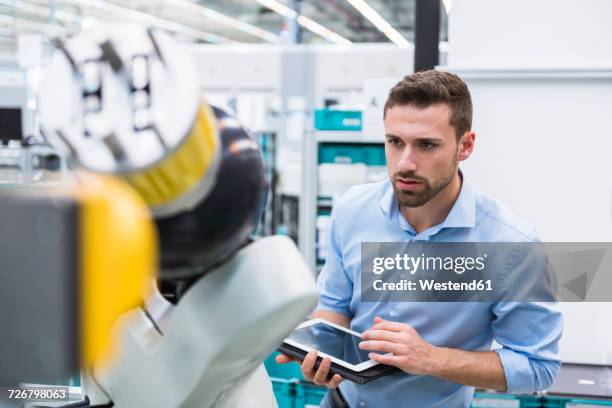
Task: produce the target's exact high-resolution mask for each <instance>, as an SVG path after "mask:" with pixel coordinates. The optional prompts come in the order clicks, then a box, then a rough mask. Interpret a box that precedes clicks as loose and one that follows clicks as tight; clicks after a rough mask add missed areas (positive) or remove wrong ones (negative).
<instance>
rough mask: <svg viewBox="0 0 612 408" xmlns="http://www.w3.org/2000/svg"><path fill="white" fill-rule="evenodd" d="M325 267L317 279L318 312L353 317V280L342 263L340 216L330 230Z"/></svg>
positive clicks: (332, 220) (335, 215)
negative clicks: (351, 308)
mask: <svg viewBox="0 0 612 408" xmlns="http://www.w3.org/2000/svg"><path fill="white" fill-rule="evenodd" d="M327 243H328V245H327V251H326V256H325V265H324V266H323V269H322V270H321V273H320V274H319V277H318V279H317V286H318V288H319V292H320V297H319V304H318V306H317V310H328V311H331V312H336V313H340V314H343V315H345V316H351V312H350V302H351V297H352V294H353V280H352V279H351V277H350V276H349V274H348V273H347V272H346V270H345V268H344V265H343V262H342V250H341V248H342V231H341V226H340V221H339V220H338V215H337V214H336V213H334V214H333V215H332V219H331V223H330V227H329V230H328V239H327Z"/></svg>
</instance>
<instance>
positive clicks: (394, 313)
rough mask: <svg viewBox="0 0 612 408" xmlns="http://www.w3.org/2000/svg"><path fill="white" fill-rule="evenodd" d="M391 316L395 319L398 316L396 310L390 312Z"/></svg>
mask: <svg viewBox="0 0 612 408" xmlns="http://www.w3.org/2000/svg"><path fill="white" fill-rule="evenodd" d="M389 316H391V317H395V316H397V312H396V311H395V310H389Z"/></svg>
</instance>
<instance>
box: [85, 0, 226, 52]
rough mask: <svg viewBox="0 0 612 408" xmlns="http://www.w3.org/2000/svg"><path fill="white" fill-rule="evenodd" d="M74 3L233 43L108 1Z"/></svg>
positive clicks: (95, 0)
mask: <svg viewBox="0 0 612 408" xmlns="http://www.w3.org/2000/svg"><path fill="white" fill-rule="evenodd" d="M74 1H75V2H76V3H79V4H82V5H85V6H91V7H94V8H97V9H99V10H103V11H107V12H109V13H111V14H115V15H117V16H119V17H121V18H127V19H132V20H137V21H141V22H144V23H148V24H152V25H154V26H156V27H159V28H162V29H164V30H168V31H172V32H175V33H179V34H183V35H186V36H188V37H191V38H195V39H201V40H204V41H208V42H212V43H220V42H233V41H231V40H229V39H227V38H225V37H221V36H219V35H216V34H212V33H208V32H206V31H202V30H198V29H195V28H193V27H190V26H187V25H184V24H179V23H177V22H174V21H171V20H166V19H164V18H161V17H157V16H154V15H151V14H148V13H144V12H142V11H138V10H133V9H129V8H127V7H122V6H119V5H117V4H114V3H110V2H108V1H103V0H74Z"/></svg>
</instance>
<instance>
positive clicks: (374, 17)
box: [347, 0, 410, 48]
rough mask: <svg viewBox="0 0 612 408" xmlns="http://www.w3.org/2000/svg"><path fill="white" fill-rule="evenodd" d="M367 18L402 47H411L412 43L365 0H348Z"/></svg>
mask: <svg viewBox="0 0 612 408" xmlns="http://www.w3.org/2000/svg"><path fill="white" fill-rule="evenodd" d="M347 1H348V2H349V3H351V5H352V6H353V7H355V8H356V9H357V10H358V11H359V12H360V13H361V14H362V15H363V16H364V17H365V18H367V19H368V20H369V21H370V22H371V23H372V24H374V26H375V27H376V28H378V29H379V30H380V31H381V32H382V33H383V34H384V35H386V36H387V37H388V38H389V39H390V40H391V41H393V42H394V43H395V44H396V45H397V46H398V47H400V48H408V47H410V43H409V42H408V40H406V39H405V38H404V37H403V36H402V35H401V34H400V33H399V32H398V31H397V30H396V29H395V28H393V27H392V26H391V24H389V23H388V22H387V21H386V20H385V19H384V18H382V17H381V16H380V14H378V13H377V12H376V10H374V9H373V8H372V7H370V5H369V4H368V3H366V2H365V0H347Z"/></svg>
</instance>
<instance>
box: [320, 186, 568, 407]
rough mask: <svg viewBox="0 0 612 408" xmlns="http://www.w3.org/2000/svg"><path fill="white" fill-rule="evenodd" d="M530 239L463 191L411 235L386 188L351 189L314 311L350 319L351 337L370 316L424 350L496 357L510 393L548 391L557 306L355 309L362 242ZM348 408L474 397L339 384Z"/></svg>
mask: <svg viewBox="0 0 612 408" xmlns="http://www.w3.org/2000/svg"><path fill="white" fill-rule="evenodd" d="M537 240H538V237H537V234H536V232H535V230H534V229H533V228H532V227H530V226H529V225H528V224H527V223H526V222H525V221H523V220H521V219H520V218H519V217H517V216H516V215H515V214H513V213H512V212H511V211H510V210H509V209H507V208H506V207H503V206H502V205H500V204H499V203H497V202H496V201H495V200H493V199H492V198H490V197H488V196H486V195H485V194H483V193H480V192H478V191H476V190H474V189H473V188H472V187H471V186H470V185H469V183H467V182H466V181H465V180H464V181H463V184H462V187H461V192H460V194H459V197H458V198H457V201H456V202H455V204H454V205H453V207H452V209H451V211H450V213H449V214H448V216H447V217H446V219H445V220H444V222H442V223H441V224H439V225H436V226H433V227H431V228H428V229H427V230H425V231H422V232H421V233H419V234H417V233H416V232H415V231H414V229H413V228H412V226H411V225H410V224H409V223H408V222H407V221H406V219H405V218H404V217H403V216H402V215H401V213H400V212H399V205H398V202H397V200H396V199H395V195H394V193H393V187H392V185H391V182H390V181H389V180H386V181H384V182H378V183H372V184H365V185H359V186H355V187H353V188H351V189H350V190H349V191H348V192H347V193H345V194H344V196H343V197H342V198H341V199H340V200H339V202H338V203H337V204H336V205H335V207H334V211H333V213H332V220H331V224H330V231H329V241H328V242H329V247H328V251H327V257H326V262H325V266H324V267H323V270H322V271H321V274H320V275H319V278H318V287H319V290H320V292H321V296H320V300H319V305H318V307H317V309H318V310H329V311H333V312H337V313H341V314H343V315H346V316H349V317H351V319H352V320H351V329H352V330H355V331H357V332H363V331H365V330H367V329H369V328H370V327H371V326H372V324H373V322H374V317H375V316H381V317H382V318H384V319H388V320H392V321H397V322H402V323H407V324H409V325H411V326H413V327H414V328H415V329H416V330H417V332H418V333H419V334H420V335H421V337H423V339H425V340H426V341H427V342H429V343H431V344H433V345H436V346H444V347H451V348H458V349H462V350H471V351H485V350H490V349H491V347H492V342H493V340H495V341H496V342H497V343H498V344H499V345H501V348H498V349H496V350H495V351H496V352H497V353H498V354H499V357H500V359H501V362H502V365H503V368H504V373H505V376H506V382H507V385H508V390H507V392H508V393H531V392H534V391H538V390H543V389H546V388H547V387H548V386H550V384H551V383H552V381H553V379H554V378H555V376H556V374H557V372H558V371H559V367H560V361H559V339H560V337H561V332H562V328H563V319H562V315H561V313H560V311H559V310H558V308H557V305H556V304H554V303H528V302H497V303H491V302H463V303H460V302H457V303H434V302H429V303H416V302H388V303H373V302H363V303H362V302H361V301H360V293H361V287H360V286H361V279H360V273H361V266H360V265H361V264H360V262H361V242H410V241H431V242H532V241H537ZM340 390H341V391H342V394H343V395H344V397H345V398H346V400H347V401H348V402H349V404H350V405H351V407H355V408H357V407H376V408H397V407H418V408H433V407H445V408H455V407H469V405H470V403H471V401H472V398H473V394H474V389H473V388H472V387H467V386H464V385H460V384H456V383H452V382H449V381H445V380H442V379H439V378H436V377H431V376H422V375H408V374H405V373H403V372H402V373H399V374H394V375H391V376H388V377H383V378H380V379H378V380H375V381H373V382H371V383H369V384H365V385H358V384H356V383H353V382H350V381H343V382H342V384H341V385H340Z"/></svg>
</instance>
